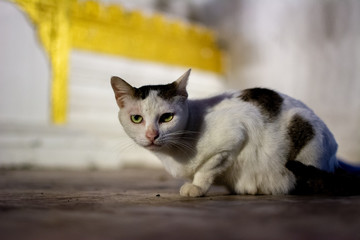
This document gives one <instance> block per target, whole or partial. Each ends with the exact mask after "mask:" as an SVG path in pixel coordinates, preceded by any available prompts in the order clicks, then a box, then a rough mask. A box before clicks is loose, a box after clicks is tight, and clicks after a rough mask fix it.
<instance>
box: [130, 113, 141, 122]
mask: <svg viewBox="0 0 360 240" xmlns="http://www.w3.org/2000/svg"><path fill="white" fill-rule="evenodd" d="M142 120H143V117H142V116H140V115H131V121H132V122H133V123H136V124H139V123H141V122H142Z"/></svg>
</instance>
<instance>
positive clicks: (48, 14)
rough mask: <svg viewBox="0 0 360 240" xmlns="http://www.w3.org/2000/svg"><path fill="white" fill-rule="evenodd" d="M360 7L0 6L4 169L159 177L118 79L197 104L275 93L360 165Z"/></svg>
mask: <svg viewBox="0 0 360 240" xmlns="http://www.w3.org/2000/svg"><path fill="white" fill-rule="evenodd" d="M359 23H360V1H357V0H343V1H337V0H323V1H312V0H280V1H265V0H264V1H253V0H238V1H235V0H223V1H216V0H193V1H191V0H131V1H130V0H128V1H125V0H101V1H100V0H98V1H82V0H60V1H55V0H14V1H8V0H0V167H24V168H30V167H50V168H68V169H117V168H121V167H128V166H131V167H134V166H146V167H159V166H160V162H159V161H158V160H157V159H156V158H155V157H154V156H152V155H151V154H150V153H148V152H147V151H146V150H143V149H141V148H139V147H137V146H136V145H135V144H133V143H132V141H131V140H130V139H128V138H127V136H126V135H125V133H124V132H123V130H122V128H121V126H120V124H119V123H118V120H117V111H118V108H117V106H116V103H115V100H114V96H113V92H112V89H111V87H110V84H109V79H110V77H111V76H113V75H117V76H120V77H122V78H124V79H125V80H127V81H128V82H130V83H132V84H133V85H134V86H141V85H144V84H152V83H156V84H158V83H169V82H172V81H174V80H176V79H177V78H178V77H179V76H180V75H181V74H182V73H183V72H185V71H186V70H187V69H188V68H192V69H193V71H192V75H191V78H190V84H189V95H190V98H200V97H205V96H209V95H213V94H215V93H217V92H221V91H224V90H225V89H230V88H231V89H244V88H249V87H267V88H271V89H275V90H278V91H281V92H283V93H285V94H287V95H290V96H293V97H295V98H297V99H300V100H302V101H303V102H304V103H306V104H307V105H309V106H310V107H311V108H312V109H313V110H314V111H315V112H316V113H317V114H318V115H319V116H320V117H321V118H322V119H323V120H324V121H325V122H326V124H327V125H328V127H329V128H330V129H331V130H332V132H333V133H334V135H335V137H336V139H337V141H338V143H339V152H338V155H339V157H340V158H342V159H344V160H346V161H348V162H351V163H357V164H360V148H359V146H360V130H359V127H360V28H359Z"/></svg>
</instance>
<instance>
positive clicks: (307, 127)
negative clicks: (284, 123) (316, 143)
mask: <svg viewBox="0 0 360 240" xmlns="http://www.w3.org/2000/svg"><path fill="white" fill-rule="evenodd" d="M288 136H289V138H290V151H289V155H288V161H289V160H296V157H297V155H298V154H299V153H300V151H301V149H302V148H303V147H304V146H305V145H306V144H307V143H308V142H309V141H310V140H311V139H312V138H313V137H314V136H315V131H314V129H313V127H312V125H311V124H310V123H309V122H308V121H306V120H305V119H303V118H302V117H301V116H299V115H294V116H293V118H292V119H291V121H290V124H289V126H288Z"/></svg>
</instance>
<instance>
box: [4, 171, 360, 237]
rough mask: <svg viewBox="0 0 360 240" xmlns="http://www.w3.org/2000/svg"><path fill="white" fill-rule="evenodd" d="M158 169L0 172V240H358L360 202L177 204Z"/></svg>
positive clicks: (173, 184)
mask: <svg viewBox="0 0 360 240" xmlns="http://www.w3.org/2000/svg"><path fill="white" fill-rule="evenodd" d="M181 184H182V182H181V181H178V180H174V179H172V178H171V177H170V176H169V175H167V174H166V173H165V172H164V171H162V170H149V169H125V170H119V171H54V170H52V171H45V170H27V171H20V170H1V171H0V238H1V239H3V240H7V239H16V240H19V239H37V240H38V239H55V240H56V239H67V240H71V239H77V240H78V239H87V240H91V239H187V240H188V239H327V240H328V239H360V196H355V197H331V196H234V195H228V194H227V192H226V191H225V190H224V189H223V188H220V187H214V188H213V189H211V191H210V193H209V195H208V196H207V197H203V198H196V199H192V198H184V197H181V196H179V194H178V189H179V187H180V186H181Z"/></svg>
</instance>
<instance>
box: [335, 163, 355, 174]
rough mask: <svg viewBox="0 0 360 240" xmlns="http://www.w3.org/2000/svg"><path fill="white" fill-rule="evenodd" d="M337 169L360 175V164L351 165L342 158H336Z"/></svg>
mask: <svg viewBox="0 0 360 240" xmlns="http://www.w3.org/2000/svg"><path fill="white" fill-rule="evenodd" d="M337 170H340V171H344V172H346V173H349V174H354V175H358V176H360V165H355V164H354V165H353V164H349V163H346V162H344V161H342V160H338V168H337Z"/></svg>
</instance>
